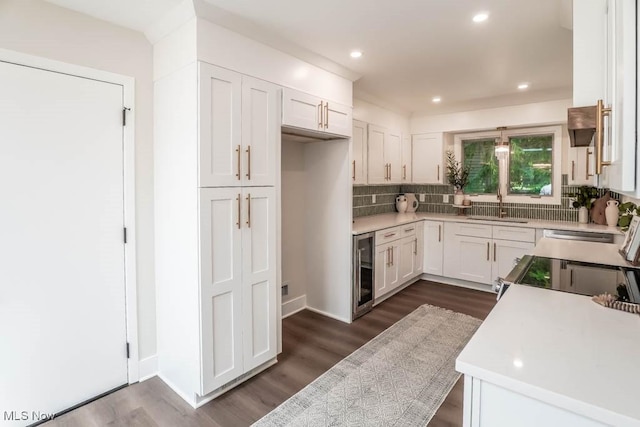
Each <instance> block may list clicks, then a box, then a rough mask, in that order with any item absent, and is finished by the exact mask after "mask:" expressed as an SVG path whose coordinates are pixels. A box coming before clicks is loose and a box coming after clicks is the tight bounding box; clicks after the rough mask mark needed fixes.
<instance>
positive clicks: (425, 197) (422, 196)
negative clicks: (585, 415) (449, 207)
mask: <svg viewBox="0 0 640 427" xmlns="http://www.w3.org/2000/svg"><path fill="white" fill-rule="evenodd" d="M426 199H427V195H426V194H420V203H424V201H425V200H426Z"/></svg>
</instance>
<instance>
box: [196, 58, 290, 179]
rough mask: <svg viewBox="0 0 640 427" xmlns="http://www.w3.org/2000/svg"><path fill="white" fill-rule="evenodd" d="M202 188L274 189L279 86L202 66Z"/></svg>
mask: <svg viewBox="0 0 640 427" xmlns="http://www.w3.org/2000/svg"><path fill="white" fill-rule="evenodd" d="M199 90H200V101H199V102H200V126H199V129H200V137H199V140H200V144H199V156H200V183H199V185H200V187H235V186H273V185H275V181H276V180H275V176H276V174H275V169H276V154H277V153H276V151H277V150H276V142H277V140H278V138H279V137H280V115H279V107H278V92H279V87H278V86H276V85H274V84H271V83H267V82H265V81H262V80H258V79H254V78H251V77H247V76H242V75H240V74H238V73H235V72H233V71H229V70H225V69H223V68H219V67H215V66H213V65H210V64H206V63H200V88H199Z"/></svg>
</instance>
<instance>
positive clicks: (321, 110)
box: [318, 101, 324, 127]
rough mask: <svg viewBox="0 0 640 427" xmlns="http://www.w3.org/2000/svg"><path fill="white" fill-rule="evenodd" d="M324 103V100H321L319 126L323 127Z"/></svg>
mask: <svg viewBox="0 0 640 427" xmlns="http://www.w3.org/2000/svg"><path fill="white" fill-rule="evenodd" d="M323 104H324V103H323V102H322V101H320V105H318V126H319V127H322V123H323V122H324V119H323V117H322V115H323V113H324V110H323V108H322V106H323Z"/></svg>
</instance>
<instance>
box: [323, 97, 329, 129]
mask: <svg viewBox="0 0 640 427" xmlns="http://www.w3.org/2000/svg"><path fill="white" fill-rule="evenodd" d="M328 127H329V103H328V102H327V103H326V104H324V128H325V129H327V128H328Z"/></svg>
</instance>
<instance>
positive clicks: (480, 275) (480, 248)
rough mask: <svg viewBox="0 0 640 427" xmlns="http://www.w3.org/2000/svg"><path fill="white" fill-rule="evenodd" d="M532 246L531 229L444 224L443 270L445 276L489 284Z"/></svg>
mask: <svg viewBox="0 0 640 427" xmlns="http://www.w3.org/2000/svg"><path fill="white" fill-rule="evenodd" d="M534 247H535V230H534V229H530V228H521V227H510V226H502V225H500V226H491V225H483V224H468V223H447V224H445V250H444V267H443V272H444V275H445V276H446V277H452V278H456V279H461V280H468V281H470V282H477V283H483V284H485V285H490V284H492V283H493V282H494V280H495V279H496V278H497V277H505V276H506V275H507V274H508V273H509V272H510V271H511V270H512V268H513V266H514V260H515V259H516V258H520V257H522V256H524V255H526V254H527V253H529V251H530V250H531V249H533V248H534Z"/></svg>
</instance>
